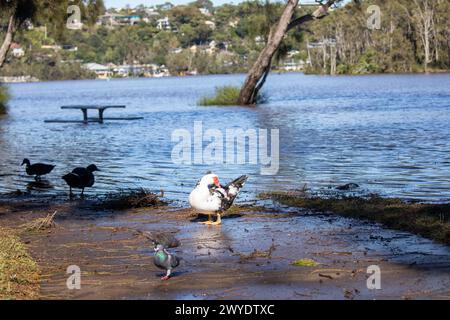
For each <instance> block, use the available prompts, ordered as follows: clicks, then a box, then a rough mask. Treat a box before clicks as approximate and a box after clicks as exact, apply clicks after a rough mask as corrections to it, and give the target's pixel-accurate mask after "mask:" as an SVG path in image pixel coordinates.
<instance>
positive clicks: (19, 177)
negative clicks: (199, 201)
mask: <svg viewBox="0 0 450 320" xmlns="http://www.w3.org/2000/svg"><path fill="white" fill-rule="evenodd" d="M243 79H244V75H227V76H199V77H184V78H175V77H173V78H172V77H170V78H161V79H128V80H112V81H97V80H96V81H64V82H46V83H29V84H14V85H10V89H11V93H12V96H13V99H12V101H11V103H10V112H9V115H8V116H7V117H4V118H2V119H0V192H7V191H13V190H17V189H21V190H25V189H26V188H27V186H28V185H29V182H30V181H32V180H33V179H32V178H31V177H28V176H26V174H25V173H24V168H22V167H20V164H21V162H22V159H23V158H25V157H27V158H30V159H31V161H32V162H37V161H39V162H49V163H53V164H56V165H57V167H56V168H55V170H54V172H52V174H50V175H49V176H48V177H47V179H48V180H49V181H50V183H51V184H52V188H50V189H48V190H43V191H42V190H41V191H40V192H48V193H58V194H59V193H62V192H65V191H67V187H66V186H65V183H64V181H62V180H61V179H60V177H61V176H62V175H63V174H65V173H67V172H69V171H70V170H71V169H72V168H74V167H75V166H86V165H88V164H90V163H95V164H97V166H98V167H99V168H100V169H101V170H102V171H101V172H99V173H98V174H97V183H96V185H95V188H92V189H90V190H89V191H88V193H89V194H91V195H94V194H103V193H107V192H110V191H117V190H119V189H126V188H134V187H141V186H142V187H147V188H149V189H152V190H155V191H159V190H160V189H163V190H164V191H165V194H166V195H167V196H168V197H169V198H170V199H174V200H180V201H186V198H187V195H188V193H189V192H190V190H191V188H192V187H193V185H194V184H195V183H196V181H197V179H198V178H199V177H201V176H202V175H203V174H204V173H205V172H206V171H207V170H213V171H214V172H215V173H217V174H218V175H219V176H220V177H222V180H223V181H227V180H229V179H231V178H234V177H235V176H238V175H240V174H248V175H249V176H250V179H249V183H248V185H247V186H246V188H245V190H246V197H247V198H252V197H254V195H255V194H256V193H257V192H260V191H264V190H271V189H276V190H280V189H281V190H286V189H287V190H289V189H294V188H300V187H302V186H303V184H305V183H307V184H308V186H309V187H310V188H313V189H315V190H320V189H328V188H329V187H330V186H331V187H334V186H336V185H340V184H345V183H348V182H354V183H357V184H359V185H360V186H361V187H362V188H363V189H364V190H367V191H370V192H378V193H381V194H383V195H387V196H399V197H402V198H414V199H421V200H427V201H439V200H445V199H448V198H449V197H450V75H448V74H442V75H383V76H381V75H380V76H379V75H376V76H348V77H347V76H342V77H327V76H305V75H302V74H283V75H277V74H272V75H271V76H270V77H269V79H268V81H267V83H266V85H265V87H264V92H265V95H266V96H267V97H268V101H267V102H266V103H265V104H263V105H260V106H258V107H257V108H246V107H201V106H197V101H198V99H199V98H200V97H202V96H204V95H208V94H212V93H213V92H214V88H215V87H216V86H222V85H240V84H241V83H242V81H243ZM67 104H125V105H127V109H125V110H110V111H106V116H118V115H127V116H131V115H136V116H143V117H144V120H137V121H125V122H107V123H105V124H103V125H100V124H89V125H83V124H74V123H66V124H62V123H44V120H46V119H54V118H58V119H67V120H69V119H77V120H78V119H80V120H81V112H80V111H63V110H60V109H59V107H60V106H61V105H67ZM194 121H202V122H203V127H204V128H203V129H204V130H206V129H210V128H212V129H220V130H222V132H224V133H225V129H227V128H233V127H239V128H243V129H244V130H246V129H251V128H254V129H258V128H266V129H272V128H278V129H279V132H280V169H279V172H278V174H277V175H273V176H263V175H260V168H261V166H260V165H259V164H258V165H254V164H244V165H230V164H222V165H213V166H208V165H179V164H175V163H173V161H172V158H171V152H172V149H173V147H174V145H175V144H176V143H174V142H172V141H171V135H172V133H173V131H174V130H176V129H187V130H189V131H191V132H193V128H194ZM206 144H207V143H206V142H205V145H206Z"/></svg>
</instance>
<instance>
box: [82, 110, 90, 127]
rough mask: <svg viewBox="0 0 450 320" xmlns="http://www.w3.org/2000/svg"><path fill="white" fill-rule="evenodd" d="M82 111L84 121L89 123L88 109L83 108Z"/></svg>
mask: <svg viewBox="0 0 450 320" xmlns="http://www.w3.org/2000/svg"><path fill="white" fill-rule="evenodd" d="M81 111H82V112H83V122H84V123H85V124H87V123H88V115H87V109H81Z"/></svg>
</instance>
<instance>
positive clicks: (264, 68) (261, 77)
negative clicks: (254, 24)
mask: <svg viewBox="0 0 450 320" xmlns="http://www.w3.org/2000/svg"><path fill="white" fill-rule="evenodd" d="M298 1H299V0H288V3H287V5H286V7H285V8H284V11H283V14H282V15H281V18H280V20H279V21H278V23H277V24H276V25H275V26H273V27H272V28H270V32H269V37H268V40H267V44H266V46H265V47H264V49H263V50H262V51H261V53H260V54H259V57H258V59H257V60H256V61H255V63H254V64H253V67H252V68H251V69H250V71H249V72H248V75H247V78H246V79H245V82H244V84H243V85H242V88H241V92H240V94H239V100H238V103H239V104H240V105H252V104H255V103H256V99H257V95H258V92H259V90H260V89H261V87H262V86H263V84H264V82H265V81H266V78H267V75H268V74H269V72H270V66H271V64H272V58H273V56H274V54H275V53H276V51H277V50H278V48H279V47H280V44H281V42H282V41H283V38H284V36H285V34H286V33H287V32H288V31H289V30H291V29H292V28H295V27H297V26H299V25H301V24H303V23H305V22H308V21H311V20H315V19H321V18H323V17H325V16H326V14H327V12H328V9H329V8H330V7H331V5H333V4H334V3H335V2H337V1H338V0H328V2H327V3H326V4H324V5H321V6H320V7H319V8H318V9H317V10H316V11H314V12H313V13H311V14H306V15H304V16H302V17H300V18H297V19H294V20H292V17H293V15H294V13H295V9H296V7H297V5H298Z"/></svg>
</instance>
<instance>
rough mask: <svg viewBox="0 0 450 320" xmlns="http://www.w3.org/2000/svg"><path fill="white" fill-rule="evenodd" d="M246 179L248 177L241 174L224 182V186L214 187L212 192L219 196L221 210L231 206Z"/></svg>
mask: <svg viewBox="0 0 450 320" xmlns="http://www.w3.org/2000/svg"><path fill="white" fill-rule="evenodd" d="M247 179H248V177H247V176H246V175H242V176H240V177H239V178H236V179H234V180H233V181H231V182H230V183H228V184H226V185H225V186H224V187H222V188H216V189H215V190H214V193H215V194H216V195H217V196H219V197H220V198H221V206H220V208H221V210H222V211H225V210H228V209H229V208H230V207H231V205H232V204H233V202H234V200H235V199H236V197H237V195H238V193H239V191H241V189H242V187H243V186H244V184H245V182H246V181H247Z"/></svg>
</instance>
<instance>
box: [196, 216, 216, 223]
mask: <svg viewBox="0 0 450 320" xmlns="http://www.w3.org/2000/svg"><path fill="white" fill-rule="evenodd" d="M199 223H201V224H212V223H213V221H212V220H211V215H210V214H208V221H201V222H199Z"/></svg>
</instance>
